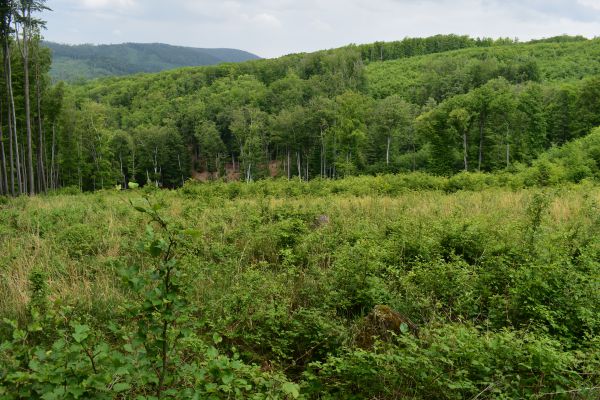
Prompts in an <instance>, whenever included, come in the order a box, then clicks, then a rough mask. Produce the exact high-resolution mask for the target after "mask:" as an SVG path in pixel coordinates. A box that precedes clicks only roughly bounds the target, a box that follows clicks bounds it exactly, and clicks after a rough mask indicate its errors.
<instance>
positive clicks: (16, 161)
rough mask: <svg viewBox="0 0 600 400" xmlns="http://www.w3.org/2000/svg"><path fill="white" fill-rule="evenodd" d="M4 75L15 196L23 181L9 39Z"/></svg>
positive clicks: (6, 41) (11, 175)
mask: <svg viewBox="0 0 600 400" xmlns="http://www.w3.org/2000/svg"><path fill="white" fill-rule="evenodd" d="M4 73H5V79H6V92H7V93H6V94H7V96H8V130H9V135H8V136H9V146H10V149H9V156H10V186H11V193H12V194H13V196H14V195H15V178H16V180H17V188H18V194H22V193H23V180H22V178H21V160H20V157H19V138H18V136H17V117H16V113H15V96H14V93H13V85H12V62H11V60H10V45H9V42H8V37H6V38H5V39H4Z"/></svg>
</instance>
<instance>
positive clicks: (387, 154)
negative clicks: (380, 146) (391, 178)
mask: <svg viewBox="0 0 600 400" xmlns="http://www.w3.org/2000/svg"><path fill="white" fill-rule="evenodd" d="M391 144H392V136H391V135H388V137H387V146H386V148H385V165H390V147H391Z"/></svg>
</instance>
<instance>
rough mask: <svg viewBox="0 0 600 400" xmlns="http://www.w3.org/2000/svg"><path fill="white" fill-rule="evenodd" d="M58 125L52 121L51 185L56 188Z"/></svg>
mask: <svg viewBox="0 0 600 400" xmlns="http://www.w3.org/2000/svg"><path fill="white" fill-rule="evenodd" d="M55 149H56V127H55V123H54V122H53V123H52V151H51V157H52V159H51V161H50V187H51V188H52V189H56V181H55V179H54V170H55V168H54V154H55V152H56V150H55Z"/></svg>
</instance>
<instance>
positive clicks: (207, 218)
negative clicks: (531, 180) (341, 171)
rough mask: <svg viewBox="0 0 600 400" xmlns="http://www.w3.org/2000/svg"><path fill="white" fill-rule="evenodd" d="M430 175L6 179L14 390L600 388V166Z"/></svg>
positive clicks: (0, 380) (7, 379) (83, 393)
mask: <svg viewBox="0 0 600 400" xmlns="http://www.w3.org/2000/svg"><path fill="white" fill-rule="evenodd" d="M411 179H413V180H415V179H419V182H420V184H419V185H421V186H433V187H432V188H429V189H427V188H420V189H418V190H416V189H414V188H411V187H408V186H409V185H408V184H407V182H410V181H411ZM424 180H425V176H421V175H418V174H417V175H414V176H411V175H407V176H404V177H402V176H392V175H389V176H380V177H371V178H369V177H357V178H348V179H344V180H339V181H322V180H316V181H311V182H308V183H307V182H299V181H292V182H287V181H285V180H265V181H259V182H254V183H250V184H244V183H230V184H225V183H210V184H193V183H190V184H186V185H185V186H184V187H183V188H181V189H178V190H175V191H167V190H152V189H151V188H145V189H138V190H130V191H120V192H118V191H114V190H113V191H102V192H96V193H87V194H69V193H68V191H63V193H62V194H55V195H49V196H39V197H34V198H25V197H19V198H14V199H6V198H5V199H2V200H1V202H0V242H1V243H2V252H1V253H0V293H2V296H0V317H1V318H3V319H5V322H4V323H3V324H2V326H1V328H0V337H1V338H3V340H4V343H2V344H1V345H0V398H3V399H5V398H6V399H12V398H43V399H59V398H60V399H74V398H114V397H119V398H123V399H130V398H131V399H133V398H135V399H138V398H139V399H150V398H158V397H169V398H197V399H204V398H210V399H213V398H214V399H220V398H256V399H266V398H271V399H275V398H315V399H329V398H331V399H334V398H336V399H337V398H348V399H350V398H370V399H398V398H409V399H410V398H414V399H420V398H430V399H432V398H436V399H465V398H466V399H470V398H531V399H542V398H544V399H548V398H557V399H562V398H565V399H597V398H598V389H597V387H598V385H599V384H600V374H599V372H598V371H600V336H599V335H598V333H599V331H600V188H598V187H597V186H595V185H593V184H591V183H589V182H588V183H586V182H584V183H581V184H578V185H574V184H572V185H562V186H558V187H549V188H528V189H514V188H512V189H511V188H510V187H488V188H484V189H478V190H457V189H456V188H452V187H451V185H450V186H449V185H448V182H447V179H446V180H444V178H433V177H430V178H429V181H427V182H426V183H424ZM434 181H435V182H434ZM436 182H437V183H436ZM413 186H414V185H413ZM436 186H437V187H436ZM152 221H154V222H152ZM149 226H150V227H152V228H148V227H149ZM157 388H160V389H158V390H157Z"/></svg>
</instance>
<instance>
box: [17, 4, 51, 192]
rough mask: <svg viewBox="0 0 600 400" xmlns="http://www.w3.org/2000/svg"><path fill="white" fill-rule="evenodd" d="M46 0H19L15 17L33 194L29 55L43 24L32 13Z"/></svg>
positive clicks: (30, 186)
mask: <svg viewBox="0 0 600 400" xmlns="http://www.w3.org/2000/svg"><path fill="white" fill-rule="evenodd" d="M45 2H46V0H19V4H18V7H17V9H18V12H17V14H16V18H15V29H16V31H17V35H16V38H17V43H18V44H19V50H20V52H21V56H22V58H23V69H24V71H23V72H24V81H25V83H24V89H23V90H24V100H25V126H26V130H27V178H28V179H29V184H28V192H29V195H30V196H31V195H33V194H35V183H34V182H35V179H34V172H33V139H32V132H31V101H30V85H29V56H30V51H31V49H30V44H31V43H30V42H31V38H32V37H33V36H34V35H35V34H36V33H37V32H39V29H41V28H42V27H43V26H44V21H42V20H40V19H37V18H34V17H33V14H34V13H37V12H41V11H43V10H47V9H48V8H47V7H46V6H45V5H44V3H45ZM19 27H21V29H22V38H21V42H19Z"/></svg>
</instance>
